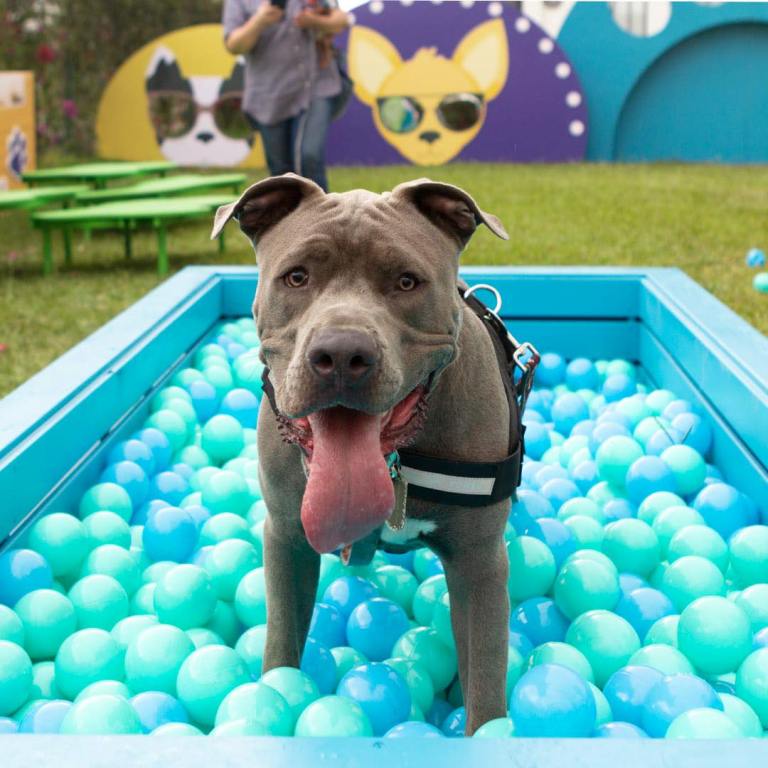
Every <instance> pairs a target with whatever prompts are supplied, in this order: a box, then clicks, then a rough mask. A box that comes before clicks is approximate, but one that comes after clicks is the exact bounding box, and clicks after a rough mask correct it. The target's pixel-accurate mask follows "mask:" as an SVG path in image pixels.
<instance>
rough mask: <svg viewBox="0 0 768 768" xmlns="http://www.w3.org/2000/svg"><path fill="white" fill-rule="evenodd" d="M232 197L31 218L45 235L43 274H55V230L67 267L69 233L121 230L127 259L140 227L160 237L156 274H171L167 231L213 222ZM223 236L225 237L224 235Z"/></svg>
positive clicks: (131, 203) (135, 203) (117, 205)
mask: <svg viewBox="0 0 768 768" xmlns="http://www.w3.org/2000/svg"><path fill="white" fill-rule="evenodd" d="M232 199H233V195H231V194H226V195H224V194H219V195H200V196H191V197H177V198H170V199H166V198H157V199H141V200H126V201H120V202H112V203H101V204H100V205H88V206H84V207H82V208H70V209H68V210H64V211H44V212H40V213H36V214H33V215H32V223H33V225H34V226H35V227H37V228H38V229H40V230H41V232H42V235H43V274H46V275H48V274H50V273H51V272H52V271H53V244H52V234H53V232H54V230H57V229H58V230H61V231H62V233H63V235H64V263H65V264H71V263H72V248H71V243H70V236H69V235H70V232H71V230H73V229H85V230H90V229H119V230H121V231H122V232H123V237H124V242H125V256H126V258H130V257H131V236H132V233H133V231H134V230H135V229H136V228H138V227H139V226H146V227H151V228H152V229H154V230H155V232H156V234H157V272H158V274H159V275H161V276H163V275H166V274H168V246H167V242H166V229H167V227H168V226H169V225H170V224H173V223H175V222H180V221H188V220H190V219H205V218H210V217H211V215H212V214H213V212H214V211H215V210H216V209H217V208H218V207H219V206H220V205H224V204H226V203H229V202H231V201H232ZM222 235H223V233H222ZM222 235H220V236H219V251H220V252H221V253H223V252H224V248H225V245H224V238H223V236H222Z"/></svg>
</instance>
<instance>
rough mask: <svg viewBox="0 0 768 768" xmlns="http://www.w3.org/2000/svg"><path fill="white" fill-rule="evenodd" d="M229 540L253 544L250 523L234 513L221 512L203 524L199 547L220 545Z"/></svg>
mask: <svg viewBox="0 0 768 768" xmlns="http://www.w3.org/2000/svg"><path fill="white" fill-rule="evenodd" d="M227 539H242V540H243V541H248V542H250V543H253V537H252V536H251V532H250V530H249V528H248V523H247V522H246V521H245V520H243V518H242V517H240V516H239V515H235V514H233V513H232V512H220V513H219V514H218V515H214V516H213V517H209V518H208V519H207V520H206V521H205V522H204V523H203V527H202V528H201V529H200V538H199V542H198V546H200V547H205V546H208V545H213V544H218V543H220V542H222V541H226V540H227Z"/></svg>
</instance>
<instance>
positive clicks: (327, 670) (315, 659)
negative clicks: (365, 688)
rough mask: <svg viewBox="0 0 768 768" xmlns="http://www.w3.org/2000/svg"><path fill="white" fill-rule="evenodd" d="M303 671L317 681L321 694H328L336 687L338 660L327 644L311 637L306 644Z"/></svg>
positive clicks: (302, 657) (302, 658) (302, 660)
mask: <svg viewBox="0 0 768 768" xmlns="http://www.w3.org/2000/svg"><path fill="white" fill-rule="evenodd" d="M301 671H302V672H305V673H306V674H307V675H309V676H310V677H311V678H312V679H313V680H314V681H315V682H316V683H317V688H318V690H319V691H320V693H321V694H323V695H326V694H329V693H331V692H332V691H334V690H335V689H336V662H335V660H334V658H333V655H332V654H331V652H330V650H329V649H328V648H327V647H326V646H324V645H322V644H321V643H319V642H318V641H317V640H315V639H313V638H311V637H309V638H307V641H306V643H305V644H304V652H303V653H302V655H301Z"/></svg>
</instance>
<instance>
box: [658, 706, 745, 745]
mask: <svg viewBox="0 0 768 768" xmlns="http://www.w3.org/2000/svg"><path fill="white" fill-rule="evenodd" d="M666 738H668V739H739V738H742V732H741V729H740V728H739V727H738V725H736V723H734V722H733V720H731V718H730V717H728V715H727V714H725V712H719V711H718V710H716V709H709V708H707V707H702V708H699V709H689V710H688V711H687V712H683V713H682V714H680V715H678V716H677V717H676V718H675V719H674V720H673V721H672V722H671V723H670V725H669V728H668V729H667V733H666Z"/></svg>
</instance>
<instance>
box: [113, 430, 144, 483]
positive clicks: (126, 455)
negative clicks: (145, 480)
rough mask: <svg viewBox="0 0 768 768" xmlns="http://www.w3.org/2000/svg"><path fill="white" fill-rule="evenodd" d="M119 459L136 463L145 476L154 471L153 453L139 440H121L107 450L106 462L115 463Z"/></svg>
mask: <svg viewBox="0 0 768 768" xmlns="http://www.w3.org/2000/svg"><path fill="white" fill-rule="evenodd" d="M119 461H132V462H134V463H135V464H138V465H139V466H140V467H141V468H142V469H143V470H144V474H145V475H147V477H149V476H150V475H153V474H154V473H155V455H154V454H153V453H152V449H151V448H150V447H149V446H148V445H147V444H146V443H143V442H142V441H141V440H135V439H131V440H123V442H121V443H118V444H117V445H116V446H115V447H114V448H113V449H112V450H111V451H110V452H109V457H108V458H107V464H117V463H118V462H119Z"/></svg>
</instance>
